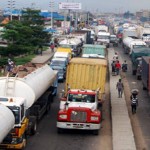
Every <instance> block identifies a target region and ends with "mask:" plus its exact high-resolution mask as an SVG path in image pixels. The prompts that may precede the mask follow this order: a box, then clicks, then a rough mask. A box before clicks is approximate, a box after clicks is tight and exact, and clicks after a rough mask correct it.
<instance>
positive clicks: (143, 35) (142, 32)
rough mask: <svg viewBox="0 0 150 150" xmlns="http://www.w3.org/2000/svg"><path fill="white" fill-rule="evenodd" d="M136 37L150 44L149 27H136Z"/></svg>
mask: <svg viewBox="0 0 150 150" xmlns="http://www.w3.org/2000/svg"><path fill="white" fill-rule="evenodd" d="M138 37H139V38H140V39H142V40H143V41H144V42H145V43H146V44H147V45H148V46H150V27H149V26H147V27H142V26H139V27H138Z"/></svg>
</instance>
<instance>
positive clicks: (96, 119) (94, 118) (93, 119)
mask: <svg viewBox="0 0 150 150" xmlns="http://www.w3.org/2000/svg"><path fill="white" fill-rule="evenodd" d="M91 120H92V121H98V120H99V118H98V117H96V116H92V117H91Z"/></svg>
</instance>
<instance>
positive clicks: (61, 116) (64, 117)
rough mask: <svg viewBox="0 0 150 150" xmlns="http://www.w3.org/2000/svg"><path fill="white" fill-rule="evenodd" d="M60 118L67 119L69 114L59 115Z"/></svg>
mask: <svg viewBox="0 0 150 150" xmlns="http://www.w3.org/2000/svg"><path fill="white" fill-rule="evenodd" d="M59 118H61V119H67V115H59Z"/></svg>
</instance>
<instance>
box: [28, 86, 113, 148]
mask: <svg viewBox="0 0 150 150" xmlns="http://www.w3.org/2000/svg"><path fill="white" fill-rule="evenodd" d="M108 85H109V84H108V83H107V90H106V99H107V100H106V101H105V103H104V107H103V122H102V128H101V130H100V132H99V135H98V136H96V135H93V134H92V133H91V132H88V131H77V130H76V131H65V132H64V133H62V134H58V133H57V129H56V118H57V112H58V109H59V98H58V95H57V97H55V100H54V102H53V104H52V106H51V110H50V111H49V113H48V114H47V115H45V117H44V118H43V119H42V120H41V121H40V122H39V126H38V131H37V133H36V134H35V135H34V136H32V137H29V138H28V141H27V146H26V148H25V149H26V150H62V149H63V150H85V149H86V150H91V149H92V150H112V143H111V121H110V112H109V110H110V108H109V107H110V102H109V98H108V96H109V94H108V93H109V88H108ZM63 86H64V84H63V83H60V84H59V91H60V90H62V89H63ZM58 93H59V92H58Z"/></svg>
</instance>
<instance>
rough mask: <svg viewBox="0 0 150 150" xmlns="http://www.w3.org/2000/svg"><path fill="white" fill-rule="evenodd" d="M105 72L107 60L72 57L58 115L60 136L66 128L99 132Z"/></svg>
mask: <svg viewBox="0 0 150 150" xmlns="http://www.w3.org/2000/svg"><path fill="white" fill-rule="evenodd" d="M106 70H107V61H106V59H94V58H73V59H72V60H71V61H70V63H69V65H68V67H67V76H66V83H65V90H64V91H62V93H61V99H60V100H61V101H60V110H59V112H58V116H57V129H58V133H61V132H63V130H64V129H75V130H91V131H92V132H93V133H94V134H96V135H97V134H98V133H99V129H100V127H101V121H102V111H101V109H100V108H102V107H100V106H102V101H103V100H104V99H103V98H104V92H105V81H106Z"/></svg>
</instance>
